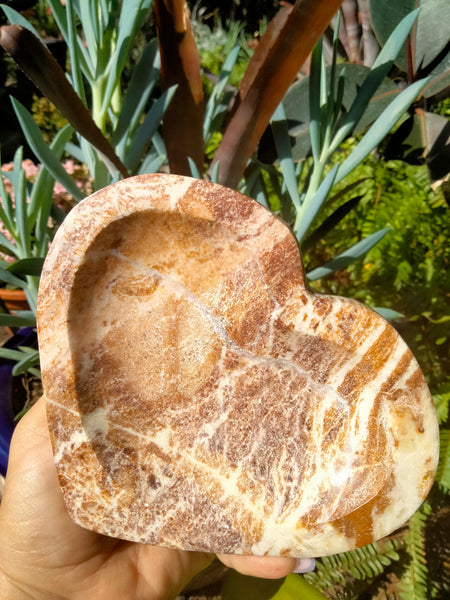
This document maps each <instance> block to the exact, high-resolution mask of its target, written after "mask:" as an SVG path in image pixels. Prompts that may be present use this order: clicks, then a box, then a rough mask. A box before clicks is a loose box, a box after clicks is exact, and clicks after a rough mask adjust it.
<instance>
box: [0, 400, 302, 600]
mask: <svg viewBox="0 0 450 600" xmlns="http://www.w3.org/2000/svg"><path fill="white" fill-rule="evenodd" d="M213 558H214V556H213V555H211V554H205V553H200V552H185V551H181V550H172V549H168V548H157V547H153V546H147V545H144V544H136V543H132V542H125V541H122V540H117V539H113V538H109V537H106V536H102V535H99V534H96V533H93V532H91V531H88V530H86V529H83V528H82V527H79V526H78V525H76V524H75V523H74V522H73V521H72V520H71V518H70V517H69V515H68V513H67V510H66V507H65V504H64V500H63V498H62V494H61V491H60V487H59V483H58V479H57V475H56V469H55V466H54V462H53V454H52V450H51V444H50V439H49V434H48V429H47V421H46V415H45V403H44V400H43V399H41V400H39V402H37V403H36V405H35V406H34V407H33V408H32V409H31V410H30V411H29V412H28V413H27V415H26V416H25V417H24V418H23V419H22V420H21V422H20V423H19V425H18V426H17V428H16V430H15V432H14V436H13V440H12V444H11V452H10V461H9V465H8V473H7V477H6V485H5V492H4V496H3V499H2V503H1V505H0V588H1V589H2V590H4V591H3V592H2V593H3V594H4V593H5V590H6V596H3V597H4V600H62V599H64V600H66V599H67V600H171V599H172V598H175V597H176V595H177V594H178V593H179V591H180V590H181V589H182V588H183V587H184V586H185V585H186V583H188V582H189V581H190V579H191V578H192V577H193V576H194V575H195V574H196V573H198V572H199V571H201V570H202V569H203V568H205V567H206V566H207V565H208V564H209V563H210V562H211V561H212V560H213ZM219 558H220V559H221V560H222V562H224V563H225V564H226V565H228V566H230V567H233V568H235V569H236V570H238V571H240V572H241V573H244V574H248V575H253V576H256V577H258V576H261V577H266V578H278V577H283V576H285V575H287V574H288V573H290V572H292V570H293V569H294V567H295V559H290V558H270V557H263V558H259V557H249V556H227V555H224V556H220V557H219Z"/></svg>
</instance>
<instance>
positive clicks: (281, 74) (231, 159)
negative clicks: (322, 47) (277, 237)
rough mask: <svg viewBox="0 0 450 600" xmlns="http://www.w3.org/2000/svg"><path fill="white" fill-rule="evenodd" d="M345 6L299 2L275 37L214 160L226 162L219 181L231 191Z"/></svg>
mask: <svg viewBox="0 0 450 600" xmlns="http://www.w3.org/2000/svg"><path fill="white" fill-rule="evenodd" d="M340 3H341V0H321V1H319V0H297V1H296V2H295V4H294V5H293V7H292V10H291V11H290V12H289V14H288V16H287V18H286V19H285V22H284V24H283V25H282V26H281V27H280V28H279V30H278V32H277V35H276V36H274V37H273V43H272V44H271V49H270V51H268V52H267V54H266V56H265V57H264V59H263V61H262V62H261V64H260V65H258V68H257V73H256V75H255V76H254V78H253V79H252V82H251V84H250V85H249V86H248V90H247V92H246V93H245V95H243V97H242V98H241V100H240V104H239V105H238V107H237V109H236V111H235V113H234V115H233V117H232V118H231V120H230V122H229V124H228V127H227V128H226V130H225V133H224V136H223V138H222V141H221V143H220V145H219V147H218V149H217V152H216V155H215V157H214V161H218V160H220V163H221V170H220V183H222V184H224V185H227V186H229V187H235V186H236V185H237V184H238V181H239V179H240V177H241V175H242V173H243V171H244V169H245V166H246V164H247V161H248V159H249V157H250V156H251V154H252V152H253V150H254V149H255V147H256V144H257V143H258V141H259V139H260V138H261V136H262V134H263V132H264V130H265V129H266V127H267V125H268V123H269V121H270V118H271V116H272V114H273V113H274V111H275V109H276V108H277V106H278V105H279V103H280V102H281V100H282V99H283V96H284V94H285V93H286V90H287V89H288V87H289V86H290V85H291V83H292V81H293V80H294V78H295V75H296V74H297V72H298V71H299V69H300V67H301V66H302V64H303V63H304V61H305V60H306V58H307V57H308V56H309V54H310V52H311V50H312V49H313V48H314V46H315V45H316V43H317V41H318V39H319V38H320V35H321V34H322V32H323V31H324V30H325V29H326V27H327V26H328V23H329V22H330V20H331V18H332V17H333V15H334V14H335V13H336V11H337V9H338V8H339V6H340ZM264 37H265V36H263V39H264ZM251 62H253V61H251ZM249 67H250V65H249Z"/></svg>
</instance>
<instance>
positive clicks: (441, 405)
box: [433, 383, 450, 423]
mask: <svg viewBox="0 0 450 600" xmlns="http://www.w3.org/2000/svg"><path fill="white" fill-rule="evenodd" d="M433 400H434V405H435V407H436V413H437V417H438V421H439V423H445V422H446V421H447V419H448V410H449V406H450V383H448V384H444V385H442V386H441V388H440V390H439V393H438V394H433Z"/></svg>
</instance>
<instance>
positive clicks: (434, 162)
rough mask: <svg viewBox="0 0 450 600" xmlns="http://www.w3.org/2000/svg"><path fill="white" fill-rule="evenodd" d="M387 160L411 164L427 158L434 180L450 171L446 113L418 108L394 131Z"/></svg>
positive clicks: (388, 147) (449, 145) (449, 135)
mask: <svg viewBox="0 0 450 600" xmlns="http://www.w3.org/2000/svg"><path fill="white" fill-rule="evenodd" d="M385 157H386V159H388V160H392V159H394V160H395V159H397V160H398V159H401V160H404V161H406V162H409V163H411V164H418V163H422V162H423V161H425V163H426V164H427V167H428V171H429V174H430V177H431V180H432V181H437V180H440V179H443V178H444V177H446V175H447V174H448V173H449V171H450V122H449V120H448V119H446V118H445V117H442V116H440V115H436V114H434V113H429V112H427V111H424V110H422V109H417V110H416V112H415V114H414V115H411V116H410V117H409V118H408V119H406V120H405V121H404V122H403V123H402V124H401V125H400V127H399V128H398V129H397V130H396V131H395V132H394V134H393V135H392V137H391V139H390V140H389V143H388V145H387V146H386V150H385Z"/></svg>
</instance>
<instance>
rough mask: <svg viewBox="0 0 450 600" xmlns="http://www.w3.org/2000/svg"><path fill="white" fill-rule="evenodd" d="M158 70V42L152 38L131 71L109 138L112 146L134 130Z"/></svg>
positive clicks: (154, 82)
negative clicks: (120, 108)
mask: <svg viewBox="0 0 450 600" xmlns="http://www.w3.org/2000/svg"><path fill="white" fill-rule="evenodd" d="M159 69H160V60H159V54H158V40H157V39H156V38H154V39H152V40H150V42H149V43H148V44H147V45H146V46H145V48H144V51H143V53H142V56H141V58H140V59H139V62H138V63H137V65H136V66H135V68H134V69H133V73H132V76H131V79H130V82H129V84H128V88H127V91H126V93H125V96H124V98H123V102H122V110H121V112H120V116H119V120H118V122H117V127H116V129H115V131H114V133H113V135H112V137H111V142H112V144H114V145H117V144H119V143H120V142H121V140H122V139H125V138H126V137H127V135H129V134H130V133H132V132H133V131H134V130H135V129H136V127H137V125H138V123H139V120H140V119H141V117H142V114H143V112H144V109H145V105H146V103H147V101H148V99H149V97H150V94H151V92H152V90H153V88H154V86H155V84H156V81H157V78H158V76H159Z"/></svg>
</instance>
